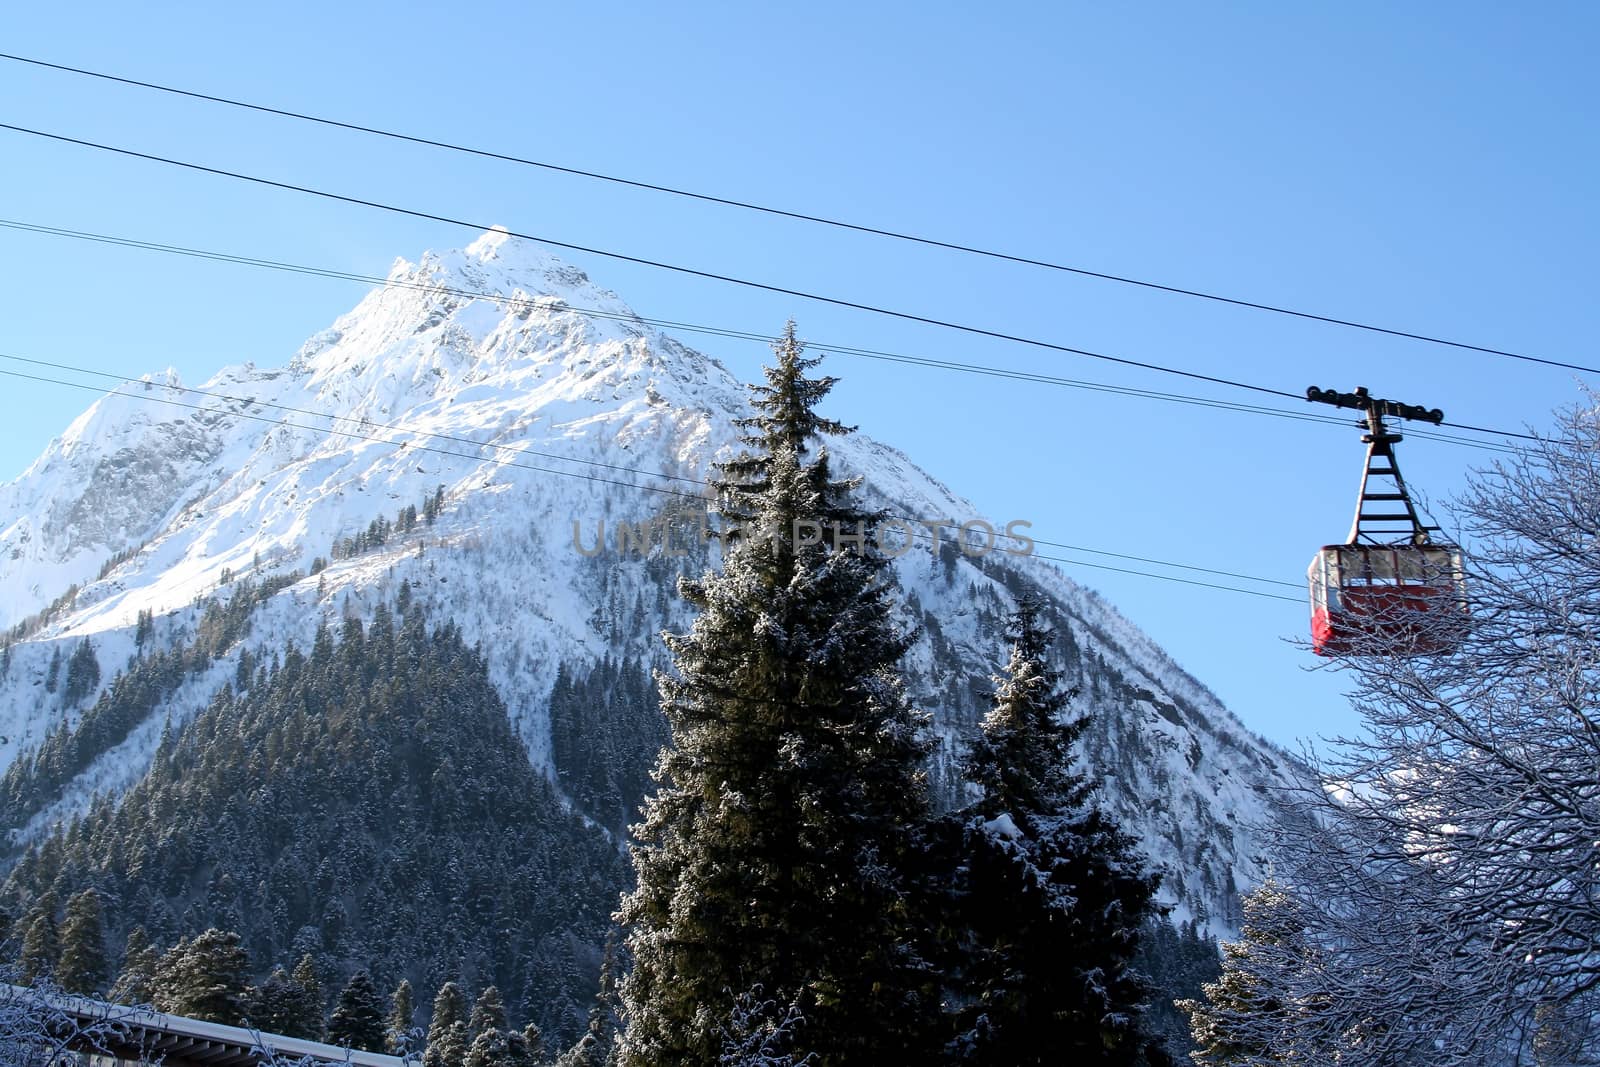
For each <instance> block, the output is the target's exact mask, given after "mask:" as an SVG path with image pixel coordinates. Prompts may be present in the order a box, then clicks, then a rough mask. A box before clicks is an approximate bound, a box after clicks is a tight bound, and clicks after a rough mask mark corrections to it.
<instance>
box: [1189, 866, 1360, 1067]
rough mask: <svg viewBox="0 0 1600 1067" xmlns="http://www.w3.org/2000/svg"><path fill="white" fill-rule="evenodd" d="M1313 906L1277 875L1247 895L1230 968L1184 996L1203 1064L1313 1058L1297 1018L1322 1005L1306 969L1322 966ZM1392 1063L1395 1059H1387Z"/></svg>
mask: <svg viewBox="0 0 1600 1067" xmlns="http://www.w3.org/2000/svg"><path fill="white" fill-rule="evenodd" d="M1306 921H1307V917H1306V913H1305V911H1304V909H1302V908H1301V907H1300V906H1299V904H1298V902H1297V901H1296V900H1295V899H1294V897H1293V896H1292V895H1291V894H1289V893H1288V892H1286V891H1285V887H1284V886H1283V884H1282V883H1280V882H1278V881H1277V880H1275V879H1272V878H1269V879H1267V880H1266V881H1265V882H1263V883H1261V884H1260V885H1259V886H1257V887H1256V888H1255V889H1253V890H1251V891H1250V892H1249V893H1247V894H1246V895H1245V898H1244V929H1243V930H1242V931H1241V932H1240V935H1239V940H1237V941H1224V942H1223V943H1222V974H1221V976H1219V977H1218V978H1217V980H1216V981H1215V982H1208V983H1206V985H1205V986H1204V987H1203V994H1204V996H1203V997H1201V998H1195V999H1191V1000H1180V1001H1179V1002H1178V1009H1179V1010H1180V1011H1183V1012H1186V1013H1187V1014H1188V1016H1189V1028H1190V1033H1191V1034H1192V1035H1193V1036H1194V1043H1195V1046H1196V1048H1195V1051H1194V1052H1193V1053H1192V1054H1191V1056H1192V1058H1193V1060H1194V1062H1195V1063H1197V1064H1200V1065H1202V1067H1268V1065H1271V1064H1280V1063H1284V1064H1300V1063H1312V1062H1315V1061H1316V1060H1317V1059H1318V1058H1319V1052H1318V1050H1316V1049H1315V1048H1308V1047H1306V1046H1305V1045H1303V1044H1302V1041H1301V1038H1300V1035H1299V1027H1298V1026H1297V1023H1298V1022H1299V1020H1300V1017H1301V1016H1303V1015H1307V1014H1311V1013H1313V1012H1314V1011H1315V1010H1316V1008H1317V999H1318V998H1317V996H1315V995H1311V996H1306V995H1303V986H1302V983H1300V982H1299V981H1298V979H1299V977H1300V973H1301V972H1302V971H1304V970H1307V969H1313V968H1314V960H1315V952H1314V950H1313V948H1312V947H1311V945H1310V943H1309V939H1308V938H1307V936H1306ZM1385 1062H1387V1061H1385Z"/></svg>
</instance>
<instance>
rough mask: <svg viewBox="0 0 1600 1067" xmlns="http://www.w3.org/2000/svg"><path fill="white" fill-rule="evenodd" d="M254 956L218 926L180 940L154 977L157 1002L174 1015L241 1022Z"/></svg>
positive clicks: (233, 1024) (228, 1023) (235, 936)
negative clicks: (251, 956)
mask: <svg viewBox="0 0 1600 1067" xmlns="http://www.w3.org/2000/svg"><path fill="white" fill-rule="evenodd" d="M249 970H250V958H249V956H247V955H246V954H245V951H244V949H243V948H242V947H241V946H240V944H239V935H238V934H236V933H233V932H231V931H223V930H218V929H216V928H215V927H212V928H211V929H209V930H207V931H205V932H204V933H202V934H200V935H199V936H198V937H196V938H195V939H194V940H193V941H189V940H187V939H180V940H179V941H178V943H177V944H176V945H174V946H173V947H172V948H170V949H168V950H167V952H166V954H165V955H163V956H162V957H161V959H160V961H159V962H158V963H157V964H156V968H155V974H154V975H152V976H151V987H152V992H153V994H154V996H153V999H154V1001H155V1006H156V1007H157V1008H159V1009H160V1010H162V1011H165V1012H170V1013H172V1014H173V1015H183V1016H187V1017H188V1018H191V1019H201V1020H204V1021H206V1022H214V1023H224V1024H226V1025H229V1026H237V1025H238V1024H239V1022H240V1021H241V1020H242V1019H243V1017H244V1007H245V991H246V985H245V975H246V974H248V973H249Z"/></svg>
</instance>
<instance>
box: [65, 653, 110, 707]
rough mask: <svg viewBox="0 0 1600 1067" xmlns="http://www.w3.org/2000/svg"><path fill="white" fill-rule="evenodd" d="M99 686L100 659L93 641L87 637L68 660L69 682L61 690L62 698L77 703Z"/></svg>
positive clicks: (70, 702) (69, 702)
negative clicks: (97, 656) (97, 657)
mask: <svg viewBox="0 0 1600 1067" xmlns="http://www.w3.org/2000/svg"><path fill="white" fill-rule="evenodd" d="M99 688H100V661H99V660H98V659H96V658H95V654H94V644H93V642H91V641H90V640H89V639H88V638H87V637H85V638H84V639H83V640H82V641H79V642H78V647H77V648H75V649H73V650H72V656H71V657H70V658H69V659H68V660H67V684H66V686H65V687H63V689H62V691H61V699H62V700H65V701H66V702H67V703H68V704H76V703H77V702H78V701H80V700H82V699H83V698H84V697H86V696H90V695H92V694H93V693H94V692H95V691H96V690H98V689H99Z"/></svg>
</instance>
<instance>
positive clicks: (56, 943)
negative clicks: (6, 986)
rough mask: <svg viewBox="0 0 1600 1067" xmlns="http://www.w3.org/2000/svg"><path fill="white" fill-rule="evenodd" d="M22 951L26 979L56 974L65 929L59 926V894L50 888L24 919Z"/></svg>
mask: <svg viewBox="0 0 1600 1067" xmlns="http://www.w3.org/2000/svg"><path fill="white" fill-rule="evenodd" d="M23 921H24V922H25V923H26V926H25V927H24V928H23V931H22V953H21V955H20V956H19V957H18V959H17V969H18V971H19V972H20V973H21V976H22V980H23V981H24V982H32V981H34V980H35V979H38V978H50V977H53V976H54V975H55V971H56V960H58V959H59V958H60V957H61V932H60V929H59V928H58V927H57V926H56V896H55V894H54V893H52V892H49V891H46V892H45V893H43V894H41V895H40V897H39V898H38V899H37V900H36V901H35V902H34V905H33V908H32V910H30V911H29V912H28V915H27V918H26V919H24V920H23Z"/></svg>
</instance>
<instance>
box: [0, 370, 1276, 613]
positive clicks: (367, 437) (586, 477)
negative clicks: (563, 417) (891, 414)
mask: <svg viewBox="0 0 1600 1067" xmlns="http://www.w3.org/2000/svg"><path fill="white" fill-rule="evenodd" d="M5 358H8V359H18V358H22V357H15V356H7V357H5ZM29 362H36V361H29ZM89 373H92V374H104V373H105V372H101V371H90V372H89ZM0 375H3V376H5V377H9V378H19V379H23V380H26V381H33V382H42V383H46V384H50V385H60V386H66V387H69V388H73V389H81V390H86V391H88V392H93V393H98V394H100V395H102V396H104V395H107V391H106V390H104V389H103V388H101V387H100V386H96V385H90V384H89V383H87V382H72V381H66V380H63V379H60V378H51V377H47V376H43V375H37V374H27V373H24V372H22V371H11V370H3V369H0ZM113 377H114V376H113ZM124 380H125V381H130V382H135V383H137V384H142V385H151V386H157V387H161V388H169V389H177V390H180V391H182V390H186V389H188V388H189V387H187V386H170V385H166V384H165V383H161V382H145V381H143V380H142V379H124ZM194 391H197V392H198V391H199V390H194ZM110 395H113V396H120V397H128V398H130V399H134V400H143V401H146V402H150V403H157V404H168V405H171V406H174V407H180V408H187V409H189V410H191V411H216V410H217V409H216V408H215V407H209V406H207V405H204V404H191V403H187V402H185V401H182V400H175V399H172V398H170V397H161V396H150V395H144V394H140V393H130V392H121V391H119V390H115V389H113V390H111V391H110ZM211 395H216V396H223V394H211ZM224 399H226V400H230V401H234V402H237V403H244V404H251V403H261V404H262V405H263V406H269V405H266V404H265V402H262V401H253V400H250V399H249V398H247V397H236V396H224ZM270 406H279V405H270ZM228 414H230V415H231V416H233V417H235V418H240V419H250V420H252V421H254V422H263V423H267V424H269V425H273V426H281V427H285V428H287V429H291V430H310V431H312V432H313V433H326V434H332V435H334V436H337V437H344V438H349V439H354V440H362V441H371V442H374V443H376V444H381V445H391V446H395V447H401V448H409V449H411V450H413V451H417V452H428V453H432V454H435V455H441V456H447V457H451V458H455V459H466V460H470V461H472V462H475V463H482V462H485V458H484V457H483V456H481V455H477V456H475V455H472V454H470V453H466V452H455V451H451V450H449V449H443V448H438V447H435V446H432V445H422V444H417V443H415V442H412V441H395V440H390V439H388V438H382V437H375V436H373V435H371V434H365V433H360V432H357V431H354V430H341V429H337V428H334V427H327V428H324V427H319V426H309V425H306V424H304V423H296V422H291V421H289V420H286V419H274V418H271V417H269V416H266V415H253V414H251V413H249V412H247V411H230V412H229V413H228ZM320 417H323V418H339V419H345V418H347V416H327V415H323V416H320ZM412 432H419V433H423V434H426V431H412ZM478 447H493V448H503V449H511V446H503V445H492V446H483V445H480V446H478ZM491 462H494V463H495V464H496V465H497V466H500V467H512V468H516V469H519V470H528V471H534V472H537V473H540V474H554V475H558V476H560V477H565V478H578V479H581V480H583V481H590V482H598V483H601V484H605V485H616V486H622V487H625V488H629V489H641V490H645V491H647V492H652V493H658V494H661V495H664V496H671V497H676V498H679V499H685V500H701V499H703V498H702V497H701V496H700V494H698V493H691V492H684V491H682V490H678V489H667V488H663V487H661V486H653V485H644V484H640V483H638V482H630V481H623V480H621V479H617V478H607V477H603V476H599V475H594V474H584V473H581V472H578V471H565V470H558V469H555V468H551V467H541V466H537V465H535V464H529V463H519V462H516V461H514V460H495V461H491ZM580 462H582V461H580ZM624 469H630V470H636V468H624ZM638 473H641V474H645V475H647V476H649V477H664V476H662V475H656V474H652V473H650V472H645V471H638ZM686 480H691V481H692V480H694V479H686ZM917 521H919V522H920V520H917ZM939 525H941V526H944V525H954V524H943V523H941V524H939ZM912 535H913V537H917V536H922V537H929V536H931V535H930V534H922V533H920V532H918V531H916V530H915V529H913V531H912ZM1033 540H1035V541H1040V539H1039V538H1033ZM1041 543H1046V544H1058V542H1043V541H1041ZM1079 550H1080V551H1082V549H1079ZM1087 551H1091V552H1093V551H1096V550H1094V549H1088V550H1087ZM1107 554H1108V555H1116V554H1115V553H1107ZM1030 556H1031V558H1034V559H1043V560H1049V561H1051V562H1055V563H1065V564H1068V565H1070V566H1075V567H1090V568H1093V569H1095V570H1103V571H1112V572H1115V573H1118V574H1130V575H1137V576H1140V577H1145V578H1156V579H1159V580H1161V581H1167V582H1176V583H1178V584H1180V585H1191V586H1197V587H1200V588H1204V589H1217V590H1221V591H1224V592H1230V593H1243V594H1245V595H1247V596H1256V597H1265V598H1267V599H1269V600H1283V601H1287V602H1289V603H1292V604H1299V603H1301V600H1300V598H1298V597H1289V596H1284V595H1282V594H1280V593H1270V592H1266V591H1264V590H1259V589H1241V588H1239V587H1238V586H1231V585H1222V584H1219V583H1215V582H1203V581H1198V580H1196V579H1193V578H1181V577H1178V576H1176V575H1170V574H1156V573H1154V572H1151V571H1140V570H1134V569H1132V568H1128V567H1115V566H1111V565H1109V564H1104V563H1091V562H1089V561H1087V560H1077V559H1071V558H1068V557H1065V556H1052V555H1048V554H1045V553H1041V552H1034V553H1030ZM1122 558H1128V559H1133V558H1138V557H1128V556H1123V557H1122ZM1151 562H1156V563H1158V564H1159V565H1161V566H1168V567H1176V568H1182V569H1187V570H1205V569H1206V568H1198V567H1190V566H1188V565H1186V564H1180V563H1164V562H1161V561H1151ZM1212 573H1224V572H1212ZM1238 577H1248V576H1245V575H1239V576H1238ZM1249 580H1250V581H1258V582H1270V583H1273V584H1280V585H1291V584H1292V583H1286V582H1279V581H1277V580H1276V579H1265V578H1249Z"/></svg>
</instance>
